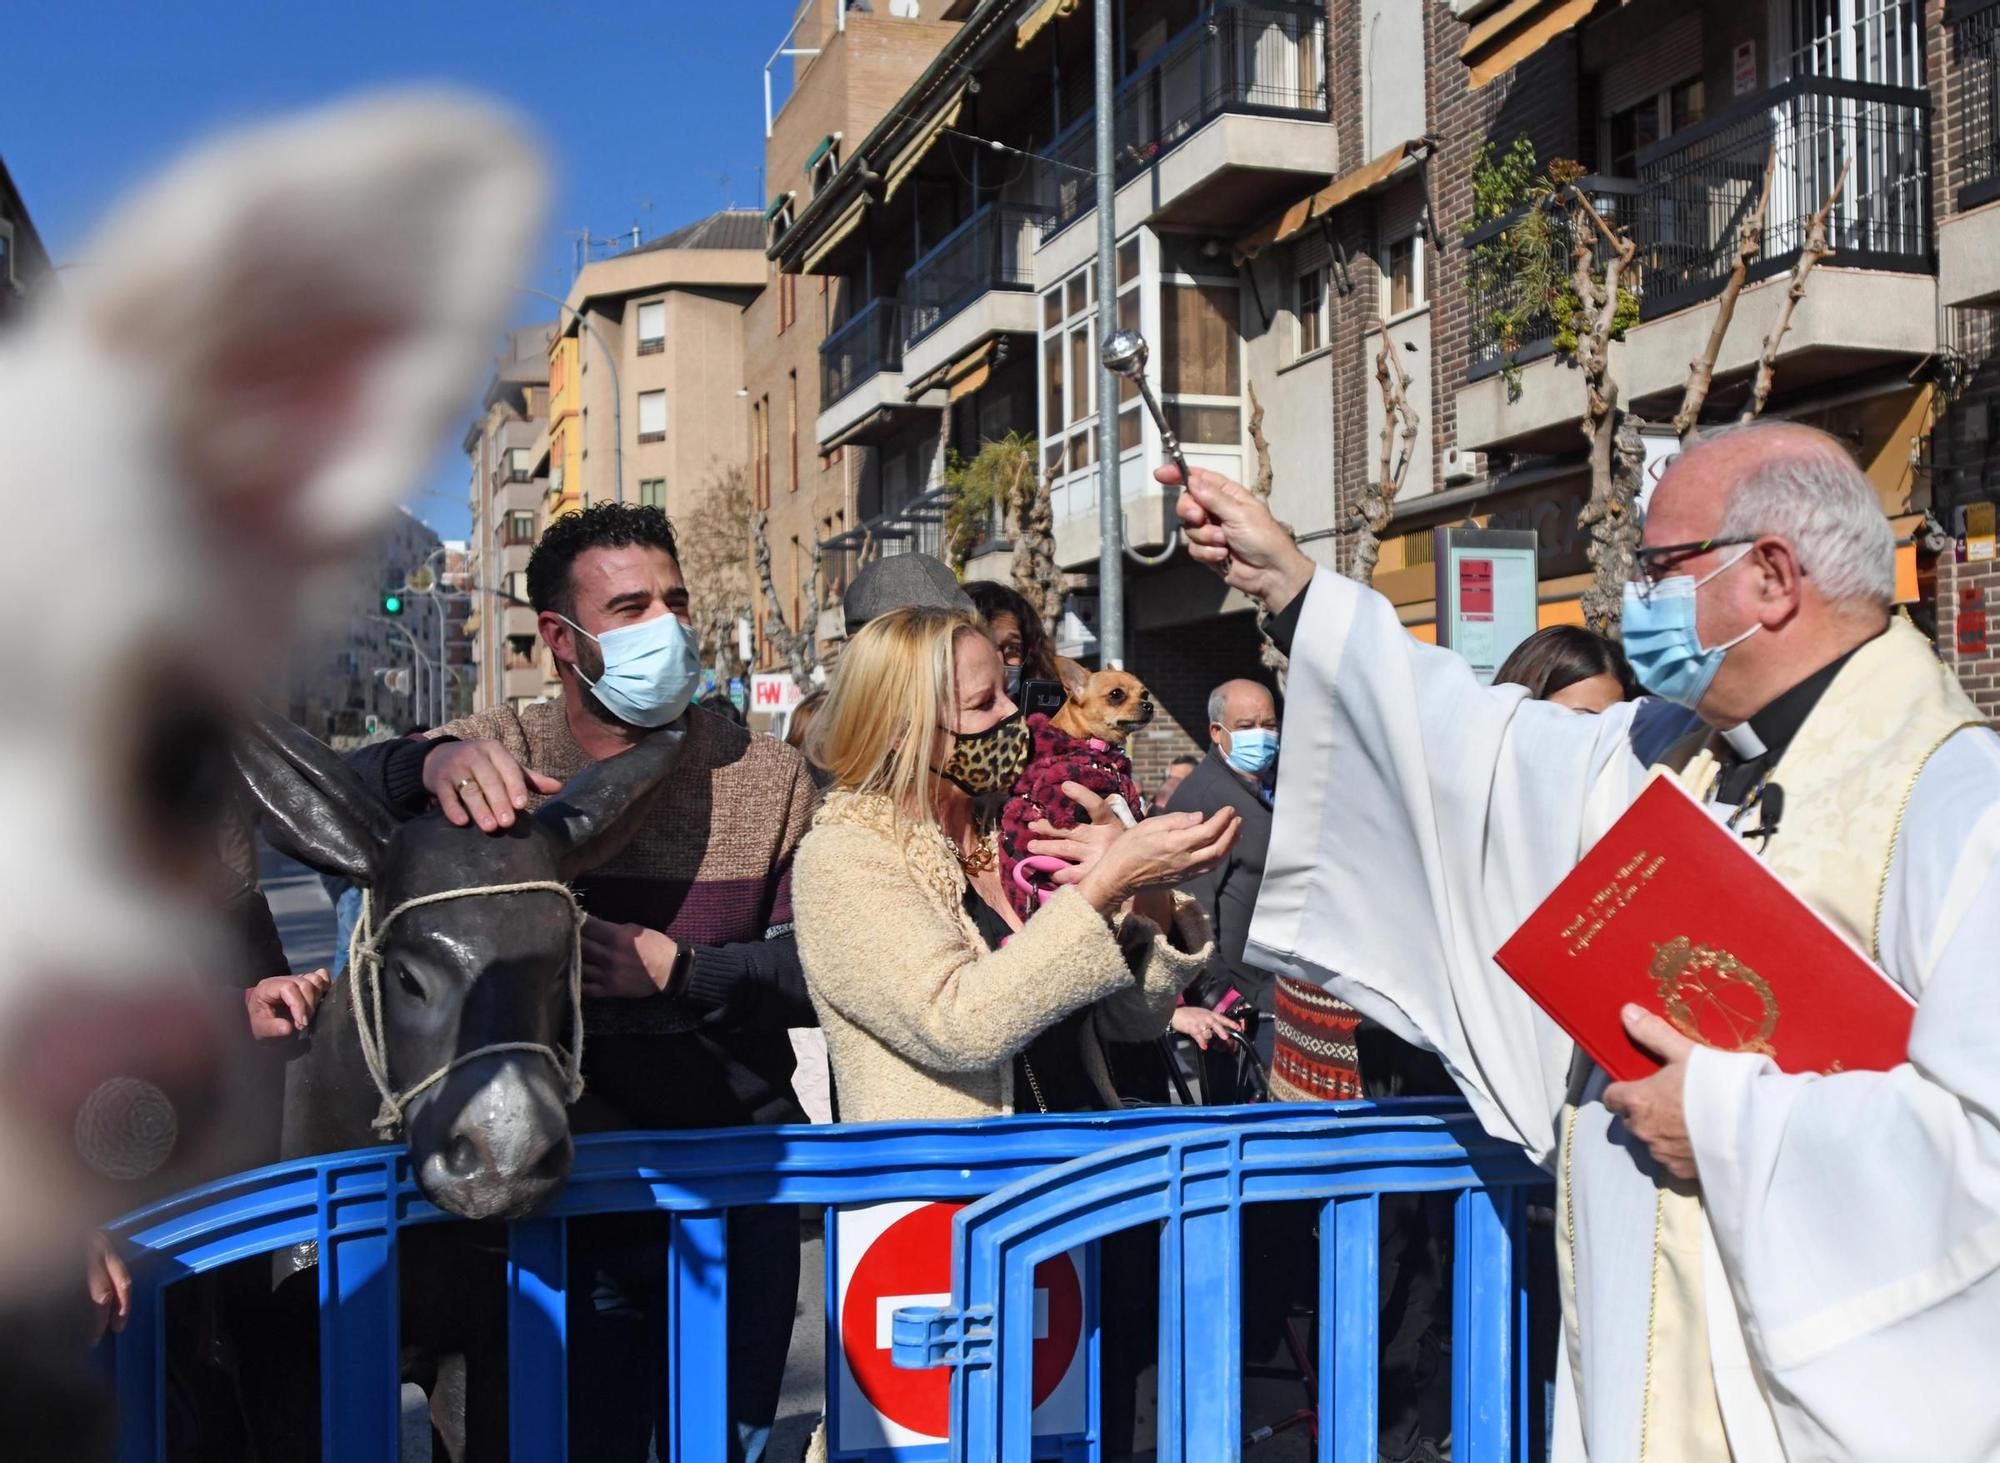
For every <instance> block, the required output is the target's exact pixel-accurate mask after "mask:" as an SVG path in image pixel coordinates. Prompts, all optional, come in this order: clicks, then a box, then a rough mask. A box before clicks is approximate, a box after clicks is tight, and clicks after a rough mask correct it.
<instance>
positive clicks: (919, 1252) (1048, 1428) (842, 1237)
mask: <svg viewBox="0 0 2000 1463" xmlns="http://www.w3.org/2000/svg"><path fill="white" fill-rule="evenodd" d="M964 1207H965V1206H964V1205H963V1204H960V1203H924V1202H922V1201H921V1200H917V1201H910V1200H898V1201H895V1202H892V1203H886V1204H855V1205H847V1206H845V1207H842V1208H840V1209H837V1210H836V1211H835V1213H834V1230H833V1254H832V1256H831V1257H830V1259H829V1263H830V1265H831V1266H832V1267H833V1270H834V1278H835V1282H836V1283H835V1287H834V1311H833V1333H834V1339H835V1340H836V1342H837V1345H836V1347H835V1353H836V1355H835V1372H836V1375H835V1378H834V1383H835V1385H834V1394H833V1395H832V1396H831V1397H829V1398H828V1402H829V1410H830V1412H831V1418H830V1420H829V1428H828V1431H829V1434H830V1437H831V1441H832V1445H833V1446H832V1454H833V1456H834V1457H835V1458H837V1459H838V1458H847V1457H852V1456H857V1455H858V1456H864V1457H868V1458H885V1457H896V1456H899V1455H900V1452H901V1450H903V1449H918V1448H922V1449H926V1450H928V1449H930V1448H931V1447H933V1446H934V1445H936V1444H939V1443H942V1442H944V1441H945V1435H946V1430H947V1428H948V1426H949V1422H950V1412H951V1397H950V1384H951V1372H950V1369H949V1368H947V1367H934V1368H931V1369H930V1370H928V1371H905V1370H903V1369H901V1368H899V1367H897V1366H895V1365H894V1364H893V1363H892V1362H891V1360H890V1352H889V1343H890V1329H891V1327H890V1323H891V1321H892V1320H893V1318H894V1317H895V1314H896V1312H897V1311H898V1310H899V1309H901V1308H903V1307H905V1306H924V1305H932V1306H946V1305H950V1304H951V1221H952V1216H953V1215H955V1214H957V1213H958V1211H959V1210H961V1209H963V1208H964ZM1085 1263H1086V1262H1085V1254H1084V1251H1083V1250H1082V1249H1080V1248H1079V1249H1074V1250H1071V1251H1069V1252H1068V1253H1066V1254H1062V1255H1058V1256H1056V1257H1055V1258H1054V1259H1052V1260H1046V1261H1044V1262H1043V1263H1042V1264H1041V1265H1039V1266H1037V1267H1036V1269H1035V1346H1034V1384H1033V1405H1034V1409H1035V1411H1034V1415H1033V1417H1032V1419H1031V1431H1032V1432H1033V1434H1034V1436H1035V1438H1036V1439H1037V1440H1038V1441H1039V1440H1042V1439H1053V1438H1059V1437H1062V1438H1071V1437H1076V1436H1078V1435H1080V1434H1082V1433H1083V1432H1084V1431H1085V1428H1086V1424H1087V1420H1088V1419H1087V1418H1086V1415H1085V1413H1086V1405H1085V1404H1086V1401H1087V1398H1088V1392H1089V1387H1088V1378H1087V1375H1086V1374H1087V1372H1088V1371H1089V1364H1088V1354H1089V1350H1090V1348H1088V1347H1086V1346H1084V1345H1083V1337H1084V1288H1083V1276H1084V1274H1085ZM885 1450H892V1451H885ZM926 1456H929V1454H928V1452H927V1453H926ZM1038 1456H1040V1455H1039V1454H1038Z"/></svg>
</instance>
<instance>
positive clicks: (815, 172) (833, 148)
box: [806, 132, 841, 197]
mask: <svg viewBox="0 0 2000 1463" xmlns="http://www.w3.org/2000/svg"><path fill="white" fill-rule="evenodd" d="M840 138H841V134H840V133H838V132H834V133H830V134H828V135H827V136H826V137H823V138H821V139H820V144H819V146H818V147H815V148H814V149H813V150H812V155H811V156H810V157H808V158H807V159H806V180H807V181H808V182H809V183H811V184H812V191H813V196H814V197H818V196H819V191H820V189H822V188H824V187H825V186H826V185H827V184H828V183H830V182H832V181H833V175H834V174H835V173H837V172H839V171H840Z"/></svg>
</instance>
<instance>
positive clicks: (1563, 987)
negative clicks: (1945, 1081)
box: [1493, 777, 1917, 1082]
mask: <svg viewBox="0 0 2000 1463" xmlns="http://www.w3.org/2000/svg"><path fill="white" fill-rule="evenodd" d="M1493 958H1494V960H1496V961H1497V962H1498V963H1499V965H1500V968H1501V969H1502V970H1504V971H1506V972H1507V974H1508V975H1510V976H1512V977H1513V978H1514V981H1515V983H1516V984H1517V985H1519V986H1520V987H1521V989H1523V990H1525V991H1526V992H1527V993H1528V994H1529V995H1531V996H1533V997H1534V998H1535V1001H1536V1003H1537V1004H1539V1005H1540V1006H1541V1008H1542V1009H1543V1010H1544V1011H1546V1012H1548V1013H1549V1015H1550V1016H1551V1017H1552V1018H1553V1019H1554V1020H1555V1022H1556V1023H1557V1024H1558V1025H1559V1026H1561V1027H1562V1029H1563V1030H1565V1031H1567V1032H1568V1033H1569V1034H1570V1035H1571V1036H1572V1037H1574V1038H1575V1039H1576V1042H1577V1045H1579V1046H1581V1047H1582V1048H1583V1049H1584V1051H1586V1052H1588V1053H1589V1054H1590V1058H1591V1060H1592V1061H1594V1062H1596V1063H1597V1065H1598V1066H1600V1067H1602V1068H1603V1069H1604V1070H1605V1071H1607V1072H1609V1073H1610V1074H1611V1075H1612V1076H1613V1077H1614V1078H1616V1079H1617V1080H1619V1081H1621V1082H1624V1081H1632V1080H1634V1079H1637V1078H1641V1077H1646V1076H1650V1075H1651V1074H1652V1073H1654V1072H1656V1071H1658V1070H1659V1063H1658V1062H1657V1061H1656V1060H1654V1058H1653V1057H1652V1056H1651V1055H1650V1054H1648V1053H1647V1052H1644V1051H1642V1050H1641V1049H1640V1048H1638V1047H1636V1046H1634V1045H1633V1044H1632V1041H1631V1038H1629V1037H1628V1036H1626V1034H1625V1028H1624V1026H1623V1024H1622V1023H1621V1022H1620V1020H1619V1015H1618V1013H1619V1011H1620V1009H1621V1008H1622V1007H1623V1006H1624V1005H1625V1004H1626V1003H1627V1002H1631V1003H1634V1004H1636V1005H1640V1006H1644V1007H1645V1008H1646V1009H1647V1010H1649V1011H1651V1012H1653V1013H1655V1014H1656V1015H1660V1016H1664V1017H1665V1018H1666V1019H1667V1020H1668V1021H1670V1022H1672V1023H1673V1025H1674V1026H1675V1027H1676V1028H1677V1029H1679V1030H1680V1031H1682V1032H1683V1033H1685V1034H1686V1035H1688V1036H1690V1037H1692V1038H1693V1039H1694V1040H1696V1041H1699V1042H1702V1043H1704V1044H1706V1045H1708V1046H1712V1047H1716V1048H1718V1049H1719V1050H1722V1051H1731V1052H1738V1051H1750V1052H1759V1053H1762V1054H1763V1055H1765V1056H1768V1057H1770V1058H1771V1059H1772V1060H1773V1061H1774V1062H1776V1063H1777V1064H1778V1066H1779V1067H1780V1068H1782V1069H1783V1070H1785V1071H1787V1072H1837V1071H1841V1070H1843V1069H1852V1070H1869V1071H1886V1070H1888V1069H1889V1068H1890V1067H1893V1066H1896V1065H1897V1064H1898V1063H1900V1062H1901V1061H1902V1060H1903V1059H1904V1055H1905V1053H1906V1052H1907V1051H1908V1049H1909V1044H1910V1022H1911V1020H1912V1019H1913V1018H1914V1016H1915V1014H1916V1009H1917V1008H1916V1003H1915V1002H1914V1001H1912V1000H1911V999H1910V998H1909V996H1907V995H1906V994H1904V992H1903V989H1902V988H1901V987H1900V986H1898V985H1897V984H1896V983H1895V982H1894V981H1892V980H1890V979H1889V977H1888V976H1886V975H1884V974H1883V973H1882V972H1881V971H1880V970H1878V969H1876V968H1875V966H1874V965H1873V964H1871V963H1870V962H1869V959H1868V957H1867V956H1866V955H1864V954H1862V952H1861V951H1860V950H1858V949H1857V948H1855V946H1854V944H1853V942H1852V941H1850V940H1849V939H1848V938H1847V937H1846V936H1845V935H1844V934H1842V933H1841V932H1840V931H1839V930H1837V929H1835V928H1834V926H1833V925H1831V924H1829V923H1828V922H1827V920H1826V919H1825V918H1824V917H1823V916H1822V915H1820V914H1819V912H1818V911H1817V910H1815V909H1813V908H1812V906H1810V905H1809V904H1807V903H1806V902H1805V901H1804V900H1803V899H1801V898H1799V896H1798V895H1796V894H1794V893H1793V892H1792V891H1791V889H1790V888H1789V887H1787V886H1786V884H1785V882H1784V881H1783V880H1782V879H1780V878H1779V877H1778V876H1777V875H1776V874H1774V873H1772V872H1771V870H1770V869H1768V868H1766V867H1765V865H1764V863H1763V861H1762V860H1760V859H1759V858H1758V857H1757V856H1756V855H1755V854H1754V853H1752V852H1751V851H1750V849H1749V847H1748V846H1747V845H1745V844H1744V842H1743V840H1742V839H1741V838H1739V837H1738V836H1737V835H1736V834H1735V833H1733V832H1731V831H1729V830H1728V829H1726V828H1724V827H1723V826H1722V825H1721V824H1720V823H1718V822H1716V821H1715V819H1714V817H1713V816H1712V815H1711V814H1710V813H1709V812H1708V810H1707V809H1705V808H1703V807H1702V806H1701V804H1699V803H1697V802H1696V801H1695V800H1694V799H1693V798H1692V797H1690V796H1689V795H1688V793H1687V791H1686V790H1685V789H1684V788H1682V787H1681V785H1680V784H1679V783H1677V782H1675V781H1674V780H1673V779H1672V778H1670V777H1657V778H1655V779H1653V781H1652V782H1651V783H1650V784H1649V785H1648V786H1647V788H1646V790H1645V791H1644V792H1642V793H1641V794H1640V795H1639V797H1638V800H1637V801H1635V802H1634V803H1633V804H1632V806H1631V807H1630V808H1628V809H1626V811H1625V815H1624V816H1623V817H1622V818H1620V819H1619V820H1618V821H1617V822H1616V823H1614V824H1612V825H1611V830H1610V831H1609V832H1608V833H1606V834H1605V835H1604V837H1603V838H1602V839H1600V840H1599V841H1598V843H1597V846H1596V847H1595V848H1593V849H1591V851H1590V852H1589V853H1588V854H1586V855H1585V856H1584V859H1583V862H1582V863H1580V864H1578V865H1577V866H1576V868H1575V869H1573V870H1572V871H1571V872H1570V875H1569V877H1568V878H1566V879H1564V880H1563V881H1562V883H1561V884H1559V885H1557V886H1556V891H1555V893H1553V894H1551V895H1550V896H1549V897H1548V898H1547V899H1545V900H1543V901H1542V904H1541V907H1540V908H1539V909H1537V910H1536V911H1535V912H1534V913H1533V914H1531V915H1529V916H1528V918H1527V921H1526V923H1524V924H1523V925H1522V926H1521V927H1520V928H1519V929H1518V930H1516V931H1514V933H1513V935H1512V937H1511V938H1509V939H1508V941H1507V943H1506V944H1505V945H1503V946H1501V947H1500V950H1499V952H1498V953H1497V954H1495V955H1494V957H1493Z"/></svg>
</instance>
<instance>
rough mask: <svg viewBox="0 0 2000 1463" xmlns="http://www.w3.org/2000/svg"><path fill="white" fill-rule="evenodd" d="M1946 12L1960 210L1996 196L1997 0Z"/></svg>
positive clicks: (1999, 164)
mask: <svg viewBox="0 0 2000 1463" xmlns="http://www.w3.org/2000/svg"><path fill="white" fill-rule="evenodd" d="M1945 18H1946V19H1947V20H1948V21H1949V22H1950V23H1951V51H1952V68H1953V73H1954V76H1953V88H1952V90H1953V96H1954V107H1953V114H1952V126H1953V129H1954V132H1955V134H1956V136H1955V138H1954V142H1955V144H1956V145H1955V146H1954V148H1953V155H1954V157H1955V158H1956V159H1957V169H1956V176H1955V177H1954V178H1953V179H1952V181H1953V183H1954V184H1955V185H1956V186H1957V189H1958V208H1959V211H1960V212H1961V213H1963V212H1964V211H1966V210H1967V209H1971V208H1977V207H1979V205H1980V204H1982V203H1991V202H1992V201H1993V200H1994V199H1996V198H2000V0H1986V3H1984V4H1968V3H1959V4H1955V5H1953V6H1951V7H1950V8H1949V9H1948V10H1947V11H1946V13H1945Z"/></svg>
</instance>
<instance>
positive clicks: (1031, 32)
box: [1014, 0, 1077, 50]
mask: <svg viewBox="0 0 2000 1463" xmlns="http://www.w3.org/2000/svg"><path fill="white" fill-rule="evenodd" d="M1076 7H1077V0H1041V3H1040V4H1038V5H1036V6H1035V7H1034V8H1033V9H1032V10H1030V11H1029V12H1028V13H1027V14H1026V15H1024V16H1022V17H1021V20H1020V24H1018V25H1016V26H1015V27H1014V46H1015V49H1016V50H1018V49H1020V48H1021V47H1023V46H1025V45H1027V44H1028V42H1030V41H1032V40H1033V39H1034V38H1035V37H1036V36H1038V35H1040V34H1041V33H1042V28H1043V27H1044V26H1046V25H1047V24H1048V23H1049V22H1050V21H1052V20H1060V19H1061V18H1062V17H1063V16H1065V15H1074V14H1075V13H1076Z"/></svg>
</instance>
